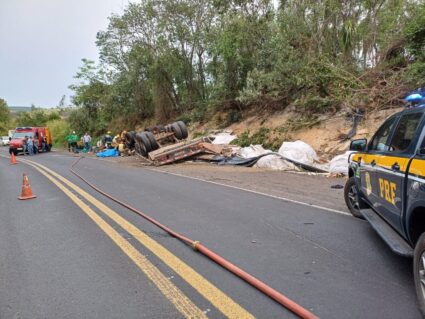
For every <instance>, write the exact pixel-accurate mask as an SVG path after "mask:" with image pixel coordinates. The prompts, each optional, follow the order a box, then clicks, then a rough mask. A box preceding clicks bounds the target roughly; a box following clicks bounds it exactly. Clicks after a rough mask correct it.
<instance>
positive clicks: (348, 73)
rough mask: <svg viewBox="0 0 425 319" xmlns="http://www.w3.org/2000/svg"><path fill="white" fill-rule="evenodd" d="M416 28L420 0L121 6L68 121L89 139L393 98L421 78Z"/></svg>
mask: <svg viewBox="0 0 425 319" xmlns="http://www.w3.org/2000/svg"><path fill="white" fill-rule="evenodd" d="M424 34H425V6H424V4H423V3H421V1H420V2H418V1H408V0H405V1H403V0H402V1H400V0H397V1H395V0H392V1H391V0H390V1H379V0H377V1H354V0H352V1H336V0H327V1H298V0H297V1H295V0H294V1H280V4H279V7H278V8H275V7H274V6H273V3H272V2H271V1H268V0H251V1H248V0H238V1H221V0H185V1H177V0H167V1H153V0H144V1H139V2H137V3H131V4H128V6H127V7H126V8H125V10H124V13H123V14H122V15H112V16H111V17H110V18H109V26H108V28H107V29H106V30H103V31H99V33H98V35H97V42H96V44H97V46H98V48H99V52H100V64H98V65H96V64H95V63H94V62H93V61H89V60H86V59H83V65H82V66H81V68H80V70H79V72H78V73H77V74H76V77H75V78H76V83H75V84H73V85H71V88H72V89H73V90H74V92H75V95H74V97H73V103H74V104H75V105H78V106H79V108H78V109H77V110H75V111H74V112H73V113H72V114H71V116H70V123H71V126H72V127H79V128H81V129H82V130H89V131H91V132H94V134H99V133H102V132H103V131H105V130H106V129H108V128H112V129H121V128H134V127H135V126H137V125H139V124H140V123H146V122H149V121H151V122H158V123H161V122H162V123H164V122H167V121H168V120H169V119H171V118H178V117H184V120H185V121H186V122H206V121H210V120H211V119H212V118H213V117H214V115H215V114H217V113H224V114H225V115H224V116H223V117H222V119H221V123H218V125H217V126H225V125H226V124H231V123H232V122H237V121H239V120H241V118H242V117H243V115H244V112H245V111H246V110H248V109H249V110H252V109H255V110H256V111H258V112H269V113H273V112H275V111H281V110H283V109H285V108H286V107H288V106H289V105H292V106H294V107H295V109H296V111H297V112H300V113H302V114H303V115H305V116H306V117H312V115H314V114H323V113H335V112H338V111H339V110H340V109H342V108H344V109H349V110H353V111H354V110H356V109H366V108H380V107H383V106H391V105H398V104H400V99H401V97H402V95H403V94H404V93H405V91H406V90H408V89H411V88H414V87H416V86H420V85H424V84H425V83H423V82H424V80H423V78H424V77H423V75H424V71H425V58H424V50H423V45H424V41H425V40H424V38H425V37H424V36H423V35H424ZM256 134H257V133H256ZM259 134H260V135H261V134H264V132H260V133H259ZM248 135H249V134H248ZM242 139H243V137H242Z"/></svg>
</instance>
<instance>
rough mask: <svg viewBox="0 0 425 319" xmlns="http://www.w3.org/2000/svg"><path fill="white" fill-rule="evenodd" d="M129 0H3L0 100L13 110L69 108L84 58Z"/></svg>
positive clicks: (94, 52) (90, 55) (0, 4)
mask: <svg viewBox="0 0 425 319" xmlns="http://www.w3.org/2000/svg"><path fill="white" fill-rule="evenodd" d="M127 3H128V0H0V98H3V99H4V100H6V102H7V104H8V105H9V106H31V104H34V105H35V106H37V107H55V106H57V105H58V104H59V101H60V99H61V98H62V96H63V95H66V104H67V105H68V104H70V96H71V95H72V91H71V90H69V89H68V86H69V85H70V84H72V83H75V82H76V81H75V80H74V78H73V76H74V75H75V74H76V72H77V71H78V68H79V67H80V66H81V65H82V63H81V59H82V58H88V59H91V60H95V61H97V60H98V50H97V48H96V44H95V41H96V33H97V32H98V31H100V30H105V29H106V27H107V26H108V17H109V16H110V15H111V14H112V13H117V14H120V13H122V10H123V8H124V7H125V6H126V5H127Z"/></svg>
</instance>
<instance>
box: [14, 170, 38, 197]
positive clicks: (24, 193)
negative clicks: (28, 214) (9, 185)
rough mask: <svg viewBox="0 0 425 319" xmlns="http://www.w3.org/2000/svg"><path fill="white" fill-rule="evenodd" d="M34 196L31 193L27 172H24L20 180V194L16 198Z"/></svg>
mask: <svg viewBox="0 0 425 319" xmlns="http://www.w3.org/2000/svg"><path fill="white" fill-rule="evenodd" d="M36 197H37V196H35V195H33V193H32V190H31V186H30V181H29V180H28V176H27V174H25V173H24V179H23V181H22V193H21V196H19V197H18V199H31V198H36Z"/></svg>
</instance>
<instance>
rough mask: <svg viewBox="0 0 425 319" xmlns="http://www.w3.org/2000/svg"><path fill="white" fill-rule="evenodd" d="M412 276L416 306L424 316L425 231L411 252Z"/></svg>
mask: <svg viewBox="0 0 425 319" xmlns="http://www.w3.org/2000/svg"><path fill="white" fill-rule="evenodd" d="M413 277H414V280H415V288H416V298H417V300H418V307H419V310H420V312H421V314H422V316H423V317H424V318H425V233H423V234H422V235H421V236H420V237H419V239H418V241H417V242H416V246H415V251H414V253H413Z"/></svg>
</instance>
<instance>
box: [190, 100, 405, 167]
mask: <svg viewBox="0 0 425 319" xmlns="http://www.w3.org/2000/svg"><path fill="white" fill-rule="evenodd" d="M400 110H402V108H401V107H399V108H390V109H383V110H371V111H369V112H367V113H364V114H363V115H362V117H361V120H360V122H359V124H358V126H357V134H356V135H354V136H353V137H352V139H355V138H363V137H366V138H370V137H372V135H373V134H374V133H375V131H376V130H377V128H378V127H379V126H380V125H381V124H382V123H383V121H384V120H385V119H386V118H388V117H389V116H390V115H391V114H394V113H396V112H398V111H400ZM217 127H223V125H221V124H220V123H217V122H216V121H213V120H212V121H210V122H208V123H206V124H199V123H195V124H194V125H192V126H191V127H190V131H191V133H192V134H200V133H207V132H210V131H215V130H217ZM352 127H353V115H352V114H351V113H350V112H348V111H341V112H339V113H336V114H325V115H321V116H316V117H314V118H308V117H305V116H303V114H300V113H297V112H295V111H294V110H293V109H290V108H288V109H287V110H285V111H283V112H279V113H274V114H264V115H258V114H253V112H252V111H251V112H247V113H246V114H244V115H243V116H242V120H241V121H239V122H238V123H234V124H231V125H228V126H225V127H224V128H222V130H226V131H231V132H233V134H236V135H238V136H241V135H242V134H243V133H246V132H250V134H253V133H255V132H258V131H259V130H261V129H266V130H267V136H266V143H271V144H274V145H276V146H279V145H281V144H282V142H284V141H295V140H302V141H304V142H306V143H308V144H310V145H311V146H312V147H313V148H314V149H315V150H316V152H317V153H318V155H319V156H320V157H321V158H322V159H323V160H329V159H331V158H332V157H333V156H335V155H338V154H341V153H344V152H345V151H346V150H348V147H349V144H350V141H349V140H347V139H344V137H345V136H346V135H347V133H348V132H350V130H351V129H352Z"/></svg>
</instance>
